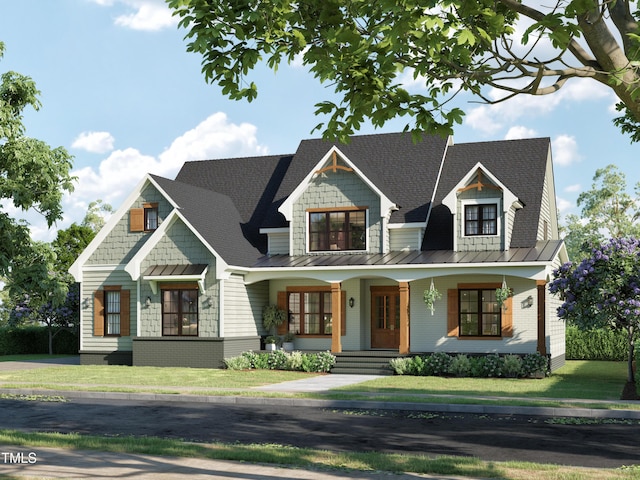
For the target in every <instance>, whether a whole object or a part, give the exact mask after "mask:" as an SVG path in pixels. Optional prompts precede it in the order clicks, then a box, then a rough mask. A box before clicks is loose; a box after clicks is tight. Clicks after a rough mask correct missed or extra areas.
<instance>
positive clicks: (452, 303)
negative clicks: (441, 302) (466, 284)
mask: <svg viewBox="0 0 640 480" xmlns="http://www.w3.org/2000/svg"><path fill="white" fill-rule="evenodd" d="M447 336H448V337H457V336H458V289H457V288H451V289H449V290H447Z"/></svg>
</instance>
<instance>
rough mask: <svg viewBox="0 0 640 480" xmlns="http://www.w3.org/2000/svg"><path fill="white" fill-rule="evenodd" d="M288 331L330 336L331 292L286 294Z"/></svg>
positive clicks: (298, 333) (297, 333)
mask: <svg viewBox="0 0 640 480" xmlns="http://www.w3.org/2000/svg"><path fill="white" fill-rule="evenodd" d="M287 297H288V298H287V302H288V311H289V331H290V332H293V333H295V334H296V335H331V333H332V329H331V318H332V315H331V310H332V305H331V291H308V292H288V294H287Z"/></svg>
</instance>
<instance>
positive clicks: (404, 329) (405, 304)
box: [398, 282, 409, 355]
mask: <svg viewBox="0 0 640 480" xmlns="http://www.w3.org/2000/svg"><path fill="white" fill-rule="evenodd" d="M398 286H399V288H400V347H399V349H398V353H400V354H402V355H404V354H407V353H409V282H399V283H398Z"/></svg>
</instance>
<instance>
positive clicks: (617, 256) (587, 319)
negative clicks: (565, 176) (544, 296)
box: [549, 238, 640, 399]
mask: <svg viewBox="0 0 640 480" xmlns="http://www.w3.org/2000/svg"><path fill="white" fill-rule="evenodd" d="M553 276H554V280H553V281H552V282H551V284H550V285H549V291H550V292H551V293H553V294H557V295H559V296H560V298H561V299H562V300H563V303H562V305H561V306H560V308H558V316H559V317H560V318H562V319H564V320H569V321H571V322H573V323H574V324H575V325H577V326H578V327H580V328H582V329H590V328H603V327H604V328H610V329H613V330H624V331H625V332H626V333H627V347H628V350H627V358H628V363H629V368H628V375H627V388H631V387H630V385H632V384H633V391H632V392H629V391H627V390H626V389H625V393H623V396H624V397H625V398H627V399H628V398H629V397H630V396H635V397H637V393H636V392H635V381H634V375H633V360H634V351H635V337H636V335H637V331H638V327H640V241H639V240H638V239H635V238H614V239H611V240H609V241H607V242H603V243H602V244H600V245H598V246H595V247H594V248H593V249H592V250H591V255H590V256H589V257H588V258H585V259H584V260H583V261H582V262H580V263H579V264H578V265H573V264H572V263H566V264H564V265H562V266H561V267H560V268H558V269H557V270H555V271H554V272H553Z"/></svg>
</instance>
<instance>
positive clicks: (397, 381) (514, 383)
mask: <svg viewBox="0 0 640 480" xmlns="http://www.w3.org/2000/svg"><path fill="white" fill-rule="evenodd" d="M626 375H627V363H626V362H596V361H577V360H574V361H568V362H567V363H566V365H565V366H564V367H562V368H560V369H558V370H556V371H555V372H553V374H552V375H551V376H550V377H547V378H543V379H510V378H447V377H413V376H406V375H400V376H393V377H385V378H380V379H376V380H370V381H368V382H365V383H360V384H358V385H352V386H346V387H342V388H340V389H336V390H334V392H335V391H337V390H340V391H342V392H368V393H377V394H393V395H394V396H395V395H397V396H405V398H407V396H408V395H443V394H446V395H461V396H474V397H476V396H477V397H484V398H487V397H524V398H552V399H566V398H573V399H584V400H610V401H616V400H619V399H620V393H621V392H622V387H623V386H624V383H625V381H626Z"/></svg>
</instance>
